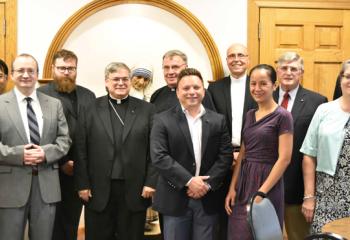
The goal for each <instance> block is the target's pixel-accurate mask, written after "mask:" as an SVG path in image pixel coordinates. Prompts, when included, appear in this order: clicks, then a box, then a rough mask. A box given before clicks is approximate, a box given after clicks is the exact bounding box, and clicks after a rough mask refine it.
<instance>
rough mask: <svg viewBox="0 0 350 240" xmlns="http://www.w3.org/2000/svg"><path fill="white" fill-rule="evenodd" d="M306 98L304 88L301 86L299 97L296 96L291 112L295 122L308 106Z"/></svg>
mask: <svg viewBox="0 0 350 240" xmlns="http://www.w3.org/2000/svg"><path fill="white" fill-rule="evenodd" d="M304 96H305V91H304V89H303V87H302V86H301V85H299V89H298V92H297V95H296V96H295V100H294V104H293V107H292V112H291V113H292V116H293V120H294V122H295V121H296V120H297V118H298V117H299V114H300V113H301V112H302V111H303V108H304V106H305V104H306V103H305V99H304Z"/></svg>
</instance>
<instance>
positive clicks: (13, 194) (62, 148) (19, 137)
mask: <svg viewBox="0 0 350 240" xmlns="http://www.w3.org/2000/svg"><path fill="white" fill-rule="evenodd" d="M37 96H38V99H39V102H40V107H41V110H42V113H43V120H44V122H43V129H42V136H41V139H40V146H41V147H42V148H43V150H44V151H45V157H46V161H45V162H44V163H42V164H40V165H39V166H38V170H39V174H38V178H39V186H40V192H41V196H42V198H43V200H44V202H46V203H53V202H58V201H60V200H61V192H60V185H59V179H58V164H57V161H58V160H59V159H60V158H61V157H62V156H64V155H65V154H67V152H68V149H69V146H70V143H71V140H70V138H69V135H68V126H67V122H66V119H65V117H64V114H63V109H62V105H61V103H60V101H58V100H57V99H55V98H52V97H49V96H47V95H45V94H42V93H40V92H37ZM0 109H1V114H0V207H1V208H14V207H16V208H17V207H22V206H24V205H25V204H26V202H27V200H28V197H29V193H30V189H31V182H32V174H31V173H32V168H31V167H30V166H25V165H23V156H24V145H26V144H28V138H27V135H26V132H25V128H24V126H23V122H22V118H21V114H20V110H19V107H18V103H17V99H16V95H15V93H14V91H11V92H8V93H6V94H3V95H1V96H0Z"/></svg>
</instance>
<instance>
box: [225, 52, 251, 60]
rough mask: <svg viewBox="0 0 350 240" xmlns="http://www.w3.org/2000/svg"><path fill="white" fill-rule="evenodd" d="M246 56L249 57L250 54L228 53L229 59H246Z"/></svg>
mask: <svg viewBox="0 0 350 240" xmlns="http://www.w3.org/2000/svg"><path fill="white" fill-rule="evenodd" d="M246 57H248V55H247V54H244V53H232V54H230V55H227V59H244V58H246Z"/></svg>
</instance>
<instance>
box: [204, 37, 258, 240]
mask: <svg viewBox="0 0 350 240" xmlns="http://www.w3.org/2000/svg"><path fill="white" fill-rule="evenodd" d="M226 62H227V67H228V68H229V70H230V75H229V76H227V77H224V78H223V79H219V80H217V81H215V82H213V83H211V84H209V87H208V91H209V92H210V93H211V96H212V99H213V102H214V105H215V108H216V111H217V112H218V113H221V114H223V115H225V118H226V122H227V125H228V129H229V134H230V137H231V139H232V140H231V141H232V145H233V149H234V153H233V154H234V156H233V157H234V159H237V157H238V153H239V149H240V145H241V130H242V127H243V122H244V116H245V114H246V112H247V111H248V110H250V109H252V108H256V103H255V101H254V100H253V98H252V96H251V95H250V91H249V76H248V75H247V68H248V65H249V56H248V51H247V48H246V47H245V46H244V45H242V44H238V43H234V44H232V45H231V46H230V47H229V48H228V49H227V56H226ZM231 176H232V172H229V173H228V174H227V176H226V178H225V182H224V188H223V191H222V200H221V201H222V210H221V213H220V217H219V222H220V223H219V230H218V231H219V236H218V239H220V240H226V239H227V214H226V212H225V209H224V201H225V196H226V193H227V191H228V188H229V185H230V182H231Z"/></svg>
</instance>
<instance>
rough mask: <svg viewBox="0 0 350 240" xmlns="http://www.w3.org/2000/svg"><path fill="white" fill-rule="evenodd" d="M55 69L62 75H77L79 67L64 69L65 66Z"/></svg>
mask: <svg viewBox="0 0 350 240" xmlns="http://www.w3.org/2000/svg"><path fill="white" fill-rule="evenodd" d="M55 67H56V69H57V70H58V71H59V72H60V73H65V72H66V71H67V72H68V73H75V72H76V71H77V67H64V66H55Z"/></svg>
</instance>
